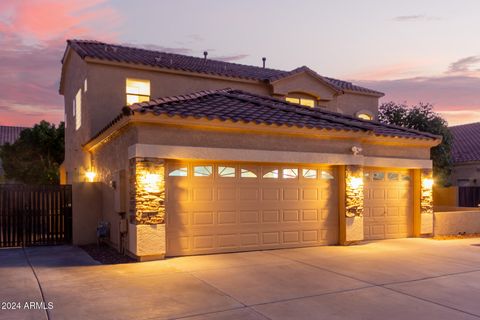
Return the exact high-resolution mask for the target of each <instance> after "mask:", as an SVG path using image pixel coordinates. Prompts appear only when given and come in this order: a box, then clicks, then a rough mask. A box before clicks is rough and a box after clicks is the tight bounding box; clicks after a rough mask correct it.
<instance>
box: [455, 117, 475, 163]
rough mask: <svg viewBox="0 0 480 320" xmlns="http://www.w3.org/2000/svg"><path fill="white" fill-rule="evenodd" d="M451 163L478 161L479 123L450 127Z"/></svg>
mask: <svg viewBox="0 0 480 320" xmlns="http://www.w3.org/2000/svg"><path fill="white" fill-rule="evenodd" d="M449 129H450V132H451V133H452V135H453V143H452V159H453V163H462V162H472V161H480V122H477V123H470V124H464V125H461V126H454V127H450V128H449Z"/></svg>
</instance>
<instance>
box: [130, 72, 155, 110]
mask: <svg viewBox="0 0 480 320" xmlns="http://www.w3.org/2000/svg"><path fill="white" fill-rule="evenodd" d="M126 94H127V105H132V104H134V103H139V102H145V101H149V100H150V80H141V79H129V78H127V81H126Z"/></svg>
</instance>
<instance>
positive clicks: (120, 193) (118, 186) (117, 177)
mask: <svg viewBox="0 0 480 320" xmlns="http://www.w3.org/2000/svg"><path fill="white" fill-rule="evenodd" d="M112 184H114V186H113V189H114V195H113V202H114V209H115V212H125V211H126V208H125V207H126V204H125V202H126V194H127V178H126V171H125V170H120V171H117V172H115V174H114V176H113V181H112Z"/></svg>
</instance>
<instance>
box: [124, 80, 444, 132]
mask: <svg viewBox="0 0 480 320" xmlns="http://www.w3.org/2000/svg"><path fill="white" fill-rule="evenodd" d="M130 109H131V110H132V112H133V113H136V112H138V113H148V112H151V113H153V114H155V115H162V114H165V115H168V116H170V117H175V116H178V117H182V118H187V117H193V118H197V119H200V118H205V119H209V120H213V119H218V120H221V121H226V120H230V121H233V122H243V123H255V124H266V125H277V126H288V127H293V126H295V127H298V128H309V129H328V130H346V131H358V132H371V133H372V134H375V135H377V136H392V137H403V138H411V139H427V140H430V139H437V138H439V137H438V136H436V135H433V134H430V133H425V132H420V131H416V130H412V129H406V128H402V127H397V126H392V125H386V124H382V123H380V122H374V121H366V120H361V119H358V118H355V117H353V116H348V115H343V114H340V113H336V112H332V111H328V110H324V109H321V108H309V107H304V106H300V105H297V104H292V103H288V102H286V101H284V100H279V99H276V98H272V97H268V96H260V95H256V94H252V93H248V92H245V91H241V90H234V89H223V90H209V91H200V92H196V93H192V94H188V95H179V96H174V97H166V98H160V99H154V100H152V101H149V102H144V103H139V104H134V105H132V106H131V107H130ZM117 121H118V120H117Z"/></svg>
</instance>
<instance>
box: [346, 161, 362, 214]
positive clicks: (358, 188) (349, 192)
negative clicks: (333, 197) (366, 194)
mask: <svg viewBox="0 0 480 320" xmlns="http://www.w3.org/2000/svg"><path fill="white" fill-rule="evenodd" d="M345 187H346V188H345V196H346V197H345V209H346V212H345V214H346V216H347V217H349V218H352V217H355V216H362V215H363V169H362V168H361V167H359V166H347V167H346V170H345Z"/></svg>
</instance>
